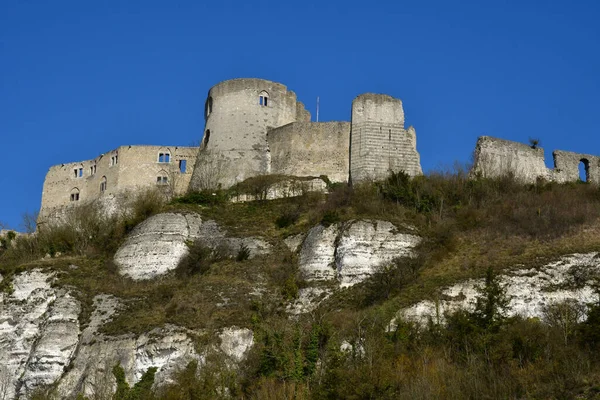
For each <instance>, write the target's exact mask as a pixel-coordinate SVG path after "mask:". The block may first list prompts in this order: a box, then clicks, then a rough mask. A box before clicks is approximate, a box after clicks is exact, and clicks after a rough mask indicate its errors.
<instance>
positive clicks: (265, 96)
mask: <svg viewBox="0 0 600 400" xmlns="http://www.w3.org/2000/svg"><path fill="white" fill-rule="evenodd" d="M258 104H260V105H261V106H263V107H268V106H269V93H267V92H265V91H264V90H263V91H262V92H260V94H259V95H258Z"/></svg>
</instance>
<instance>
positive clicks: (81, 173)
mask: <svg viewBox="0 0 600 400" xmlns="http://www.w3.org/2000/svg"><path fill="white" fill-rule="evenodd" d="M82 176H83V168H79V177H80V178H81V177H82Z"/></svg>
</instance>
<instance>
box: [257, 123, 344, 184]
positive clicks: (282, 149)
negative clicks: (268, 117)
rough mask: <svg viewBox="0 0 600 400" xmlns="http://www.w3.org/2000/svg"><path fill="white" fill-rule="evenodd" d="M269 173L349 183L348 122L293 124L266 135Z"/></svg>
mask: <svg viewBox="0 0 600 400" xmlns="http://www.w3.org/2000/svg"><path fill="white" fill-rule="evenodd" d="M267 137H268V142H269V148H270V153H271V173H272V174H281V175H293V176H321V175H326V176H327V177H328V178H329V180H330V181H331V182H346V181H347V180H348V172H349V171H348V168H349V158H348V157H349V153H348V146H349V142H350V123H349V122H294V123H291V124H288V125H285V126H282V127H280V128H276V129H273V130H270V131H269V133H268V134H267Z"/></svg>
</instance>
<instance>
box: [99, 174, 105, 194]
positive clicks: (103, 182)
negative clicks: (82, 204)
mask: <svg viewBox="0 0 600 400" xmlns="http://www.w3.org/2000/svg"><path fill="white" fill-rule="evenodd" d="M104 191H106V177H105V176H103V177H102V181H101V182H100V192H104Z"/></svg>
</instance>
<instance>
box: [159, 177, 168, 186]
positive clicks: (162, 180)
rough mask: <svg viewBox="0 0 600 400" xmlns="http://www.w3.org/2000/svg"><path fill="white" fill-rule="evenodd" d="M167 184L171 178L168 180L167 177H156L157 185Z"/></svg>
mask: <svg viewBox="0 0 600 400" xmlns="http://www.w3.org/2000/svg"><path fill="white" fill-rule="evenodd" d="M167 183H169V178H167V177H166V176H157V177H156V184H157V185H166V184H167Z"/></svg>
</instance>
